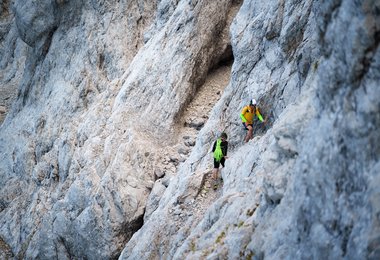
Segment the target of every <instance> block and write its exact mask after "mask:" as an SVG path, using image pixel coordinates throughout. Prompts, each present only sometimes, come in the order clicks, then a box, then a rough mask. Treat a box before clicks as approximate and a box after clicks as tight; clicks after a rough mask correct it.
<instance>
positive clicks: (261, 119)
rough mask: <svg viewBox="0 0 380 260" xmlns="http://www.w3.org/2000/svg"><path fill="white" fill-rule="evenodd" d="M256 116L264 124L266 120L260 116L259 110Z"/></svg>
mask: <svg viewBox="0 0 380 260" xmlns="http://www.w3.org/2000/svg"><path fill="white" fill-rule="evenodd" d="M256 116H257V118H258V119H259V120H260V121H261V122H264V119H263V117H262V115H261V114H260V111H259V108H256Z"/></svg>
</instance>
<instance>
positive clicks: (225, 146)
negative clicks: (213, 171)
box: [223, 141, 228, 156]
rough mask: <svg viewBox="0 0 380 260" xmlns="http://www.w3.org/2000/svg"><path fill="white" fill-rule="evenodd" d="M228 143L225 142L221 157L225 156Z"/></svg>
mask: <svg viewBox="0 0 380 260" xmlns="http://www.w3.org/2000/svg"><path fill="white" fill-rule="evenodd" d="M227 150H228V142H227V141H225V142H224V145H223V156H227Z"/></svg>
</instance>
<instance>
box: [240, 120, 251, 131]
mask: <svg viewBox="0 0 380 260" xmlns="http://www.w3.org/2000/svg"><path fill="white" fill-rule="evenodd" d="M242 124H243V127H244V130H248V128H247V127H246V126H245V123H244V122H242ZM248 125H250V126H252V127H253V125H252V124H248Z"/></svg>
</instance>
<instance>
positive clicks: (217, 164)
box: [214, 157, 226, 169]
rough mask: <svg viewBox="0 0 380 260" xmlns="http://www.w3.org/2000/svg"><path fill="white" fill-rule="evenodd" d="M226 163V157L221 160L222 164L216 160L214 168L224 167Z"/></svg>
mask: <svg viewBox="0 0 380 260" xmlns="http://www.w3.org/2000/svg"><path fill="white" fill-rule="evenodd" d="M225 161H226V159H224V157H223V158H222V159H221V160H220V162H218V161H217V160H215V158H214V168H216V169H218V168H219V166H220V165H222V166H223V167H224V162H225Z"/></svg>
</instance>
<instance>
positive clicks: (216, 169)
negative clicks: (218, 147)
mask: <svg viewBox="0 0 380 260" xmlns="http://www.w3.org/2000/svg"><path fill="white" fill-rule="evenodd" d="M219 166H220V162H218V161H216V160H215V158H214V169H213V170H212V179H213V180H216V179H217V178H218V172H219Z"/></svg>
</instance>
